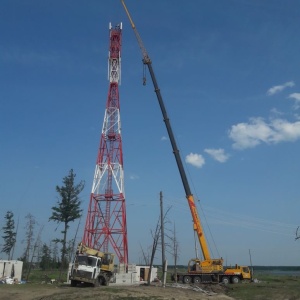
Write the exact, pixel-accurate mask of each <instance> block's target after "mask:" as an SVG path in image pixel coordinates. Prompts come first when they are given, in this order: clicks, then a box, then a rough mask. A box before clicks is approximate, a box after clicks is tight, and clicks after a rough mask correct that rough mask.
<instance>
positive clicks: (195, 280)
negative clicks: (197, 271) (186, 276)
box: [193, 276, 201, 284]
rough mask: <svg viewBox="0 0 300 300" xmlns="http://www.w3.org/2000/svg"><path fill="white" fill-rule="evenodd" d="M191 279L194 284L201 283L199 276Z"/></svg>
mask: <svg viewBox="0 0 300 300" xmlns="http://www.w3.org/2000/svg"><path fill="white" fill-rule="evenodd" d="M193 281H194V283H195V284H199V283H201V278H200V276H195V277H194V280H193Z"/></svg>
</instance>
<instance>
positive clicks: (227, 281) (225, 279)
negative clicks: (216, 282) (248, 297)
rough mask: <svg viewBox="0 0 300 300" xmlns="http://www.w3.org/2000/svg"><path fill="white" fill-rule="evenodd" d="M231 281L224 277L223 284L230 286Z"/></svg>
mask: <svg viewBox="0 0 300 300" xmlns="http://www.w3.org/2000/svg"><path fill="white" fill-rule="evenodd" d="M229 282H230V281H229V278H228V277H227V276H224V277H223V278H222V283H224V284H228V283H229Z"/></svg>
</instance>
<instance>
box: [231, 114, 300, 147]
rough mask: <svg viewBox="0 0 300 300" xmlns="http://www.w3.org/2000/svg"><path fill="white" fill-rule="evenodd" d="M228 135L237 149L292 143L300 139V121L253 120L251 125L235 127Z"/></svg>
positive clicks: (237, 125) (243, 124)
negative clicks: (262, 144) (264, 144)
mask: <svg viewBox="0 0 300 300" xmlns="http://www.w3.org/2000/svg"><path fill="white" fill-rule="evenodd" d="M228 135H229V138H230V139H232V140H233V141H234V143H233V145H232V147H233V148H235V149H246V148H254V147H255V146H257V145H259V144H261V143H266V144H276V143H280V142H292V141H296V140H298V139H300V121H297V122H294V123H291V122H289V121H287V120H283V119H273V120H271V121H270V122H269V123H266V122H265V121H264V119H262V118H252V119H250V121H249V123H239V124H236V125H233V126H232V127H231V129H230V130H229V132H228Z"/></svg>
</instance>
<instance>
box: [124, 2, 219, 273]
mask: <svg viewBox="0 0 300 300" xmlns="http://www.w3.org/2000/svg"><path fill="white" fill-rule="evenodd" d="M121 3H122V5H123V7H124V9H125V12H126V14H127V16H128V19H129V21H130V23H131V26H132V29H133V30H134V33H135V36H136V38H137V41H138V44H139V47H140V49H141V51H142V55H143V63H144V64H145V65H147V67H148V70H149V73H150V76H151V79H152V82H153V86H154V91H155V93H156V96H157V100H158V103H159V106H160V109H161V112H162V115H163V120H164V122H165V125H166V128H167V132H168V135H169V138H170V141H171V145H172V149H173V153H174V156H175V160H176V163H177V167H178V170H179V173H180V177H181V180H182V183H183V187H184V190H185V194H186V198H187V201H188V205H189V208H190V211H191V215H192V218H193V225H194V230H195V231H196V234H197V237H198V239H199V244H200V247H201V250H202V254H203V257H204V261H203V265H202V266H203V267H204V268H206V269H208V270H209V269H216V268H217V269H222V268H223V266H222V264H223V260H222V259H211V257H210V251H209V248H208V245H207V242H206V238H205V235H204V232H203V228H202V225H201V222H200V218H199V215H198V211H197V207H196V204H195V200H194V197H193V195H192V193H191V189H190V186H189V183H188V180H187V176H186V172H185V169H184V167H183V164H182V159H181V157H180V153H179V150H178V147H177V145H176V141H175V138H174V134H173V130H172V127H171V124H170V120H169V118H168V115H167V111H166V108H165V105H164V102H163V98H162V96H161V92H160V89H159V87H158V84H157V80H156V77H155V74H154V71H153V67H152V62H151V59H150V57H149V55H148V53H147V51H146V48H145V47H144V44H143V42H142V39H141V37H140V35H139V33H138V31H137V29H136V27H135V25H134V23H133V21H132V18H131V16H130V14H129V11H128V9H127V7H126V5H125V2H124V0H121ZM212 265H214V267H212Z"/></svg>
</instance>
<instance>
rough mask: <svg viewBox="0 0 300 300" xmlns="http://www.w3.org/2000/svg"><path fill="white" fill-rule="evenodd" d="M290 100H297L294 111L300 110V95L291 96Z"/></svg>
mask: <svg viewBox="0 0 300 300" xmlns="http://www.w3.org/2000/svg"><path fill="white" fill-rule="evenodd" d="M289 98H291V99H293V100H295V104H294V109H298V108H300V93H293V94H290V95H289Z"/></svg>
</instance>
